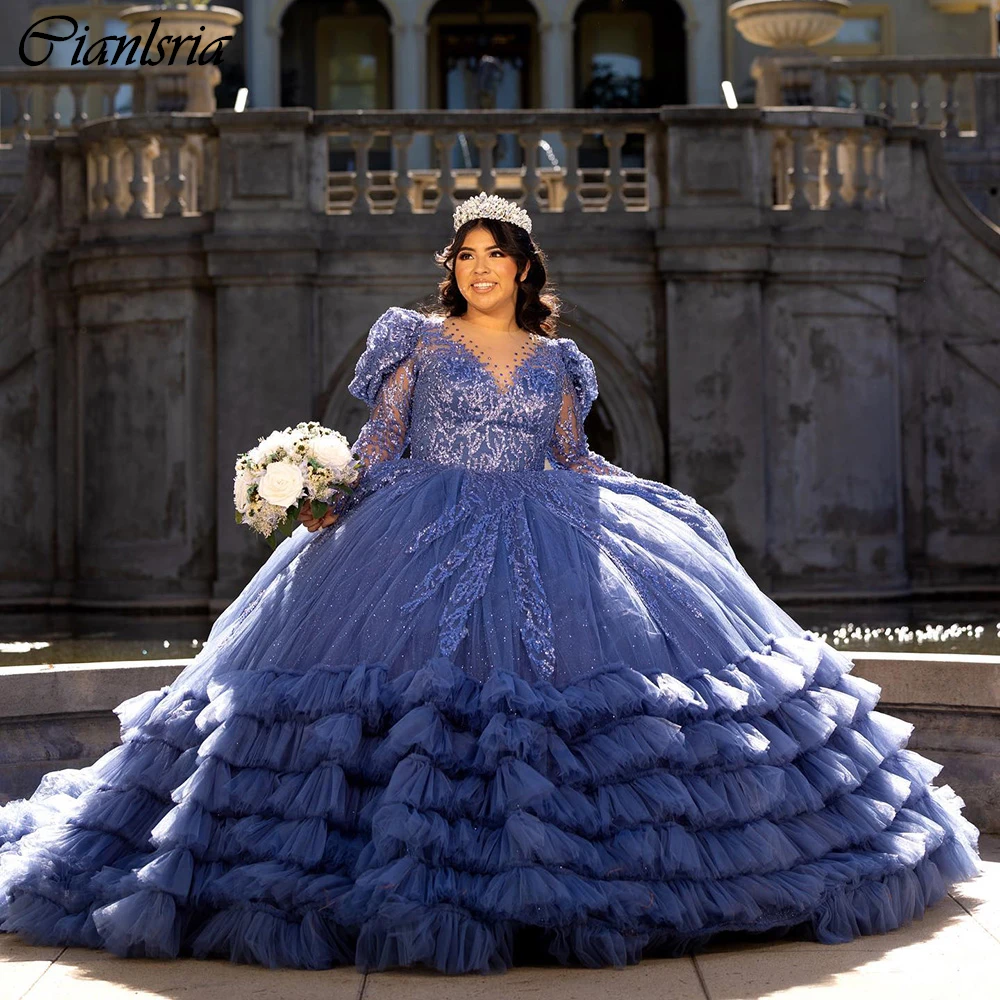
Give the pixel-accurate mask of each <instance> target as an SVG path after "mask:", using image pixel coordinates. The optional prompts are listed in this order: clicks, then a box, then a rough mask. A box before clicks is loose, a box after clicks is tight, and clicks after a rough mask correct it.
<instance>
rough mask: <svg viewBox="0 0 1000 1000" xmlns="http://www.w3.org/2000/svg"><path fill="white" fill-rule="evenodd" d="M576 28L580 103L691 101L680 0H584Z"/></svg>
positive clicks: (633, 104) (624, 105)
mask: <svg viewBox="0 0 1000 1000" xmlns="http://www.w3.org/2000/svg"><path fill="white" fill-rule="evenodd" d="M575 27H576V31H575V41H576V45H575V49H576V52H575V71H576V72H575V76H576V87H575V91H576V104H577V107H581V108H655V107H659V106H660V105H661V104H686V103H687V35H686V32H685V28H684V11H683V9H682V8H681V6H680V4H678V3H676V2H675V0H583V2H582V3H581V4H580V6H579V7H578V8H577V9H576V15H575Z"/></svg>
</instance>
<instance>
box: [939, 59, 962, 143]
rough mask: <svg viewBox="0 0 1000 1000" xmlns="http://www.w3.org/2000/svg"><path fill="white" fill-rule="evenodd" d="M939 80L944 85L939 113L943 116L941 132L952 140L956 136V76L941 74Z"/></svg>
mask: <svg viewBox="0 0 1000 1000" xmlns="http://www.w3.org/2000/svg"><path fill="white" fill-rule="evenodd" d="M941 80H942V82H943V83H944V100H943V101H942V102H941V111H942V112H943V114H944V128H943V130H942V132H943V134H944V135H945V136H946V137H948V138H952V137H954V136H956V135H958V99H957V98H956V97H955V84H956V82H957V80H958V74H956V73H942V74H941Z"/></svg>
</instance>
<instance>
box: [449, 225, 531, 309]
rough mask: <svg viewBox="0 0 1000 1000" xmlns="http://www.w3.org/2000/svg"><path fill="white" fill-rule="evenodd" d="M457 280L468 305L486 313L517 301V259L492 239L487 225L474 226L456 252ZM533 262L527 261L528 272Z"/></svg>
mask: <svg viewBox="0 0 1000 1000" xmlns="http://www.w3.org/2000/svg"><path fill="white" fill-rule="evenodd" d="M454 267H455V272H454V273H455V281H456V282H457V283H458V288H459V291H460V292H461V293H462V294H463V295H464V296H465V300H466V302H468V303H469V309H470V311H472V310H478V311H479V312H483V313H494V314H496V313H502V312H506V311H507V310H513V309H514V306H515V305H516V303H517V282H516V280H515V279H516V277H517V263H516V262H515V260H514V258H513V257H510V256H508V255H507V254H506V253H504V252H503V251H502V250H501V249H500V248H499V247H497V246H496V245H495V243H494V240H493V234H492V233H491V232H490V231H489V230H488V229H487V228H486V227H485V226H475V227H473V228H472V229H470V230H469V232H468V233H467V234H466V236H465V240H464V242H463V243H462V246H461V248H460V249H459V251H458V253H457V254H456V255H455V264H454ZM530 268H531V264H530V262H529V263H527V264H525V265H524V271H523V273H522V278H523V277H525V276H527V274H528V271H529V270H530Z"/></svg>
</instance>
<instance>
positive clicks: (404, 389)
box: [332, 354, 416, 511]
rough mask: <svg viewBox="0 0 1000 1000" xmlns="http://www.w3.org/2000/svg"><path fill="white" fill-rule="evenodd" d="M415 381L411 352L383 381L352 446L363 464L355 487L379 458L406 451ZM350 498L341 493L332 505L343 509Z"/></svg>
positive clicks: (395, 456) (414, 368)
mask: <svg viewBox="0 0 1000 1000" xmlns="http://www.w3.org/2000/svg"><path fill="white" fill-rule="evenodd" d="M415 384H416V359H415V355H413V354H411V355H409V356H408V357H407V358H405V359H404V360H403V362H402V363H401V364H399V365H397V366H396V368H395V369H393V370H392V371H391V372H390V373H389V374H388V375H387V376H386V378H385V379H384V381H383V382H382V385H381V387H380V388H379V390H378V394H377V395H376V397H375V402H374V403H373V404H372V406H371V410H370V414H369V417H368V420H367V422H366V423H365V425H364V426H363V427H362V428H361V430H360V431H359V432H358V437H357V440H356V441H355V442H354V444H353V445H352V446H351V451H352V452H353V453H354V456H355V458H357V459H358V461H359V462H360V468H361V472H360V476H359V478H358V480H357V483H356V485H355V489H357V488H358V487H360V485H361V484H362V482H363V481H364V480H365V478H366V477H367V476H368V474H369V472H370V471H371V469H372V468H373V467H374V466H375V465H377V464H378V463H379V462H387V461H390V460H393V459H397V458H399V457H400V456H401V455H402V454H403V450H404V449H405V448H406V442H407V440H408V438H409V433H410V411H411V408H412V404H413V388H414V385H415ZM349 501H350V496H348V495H346V494H341V495H340V496H339V497H337V499H336V500H335V501H334V505H333V508H332V509H334V510H336V511H340V510H342V509H343V508H344V507H345V506H346V505H347V503H349Z"/></svg>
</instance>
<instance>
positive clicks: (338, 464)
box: [309, 434, 354, 469]
mask: <svg viewBox="0 0 1000 1000" xmlns="http://www.w3.org/2000/svg"><path fill="white" fill-rule="evenodd" d="M309 454H310V455H311V456H312V457H313V458H315V459H316V461H317V462H319V464H320V465H325V466H326V467H327V468H328V469H340V468H343V466H345V465H347V463H348V462H350V461H352V460H353V458H354V455H353V454H352V453H351V447H350V445H349V444H348V443H347V439H346V438H344V437H342V436H341V435H339V434H323V435H321V436H320V437H317V438H313V439H312V441H310V442H309Z"/></svg>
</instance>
